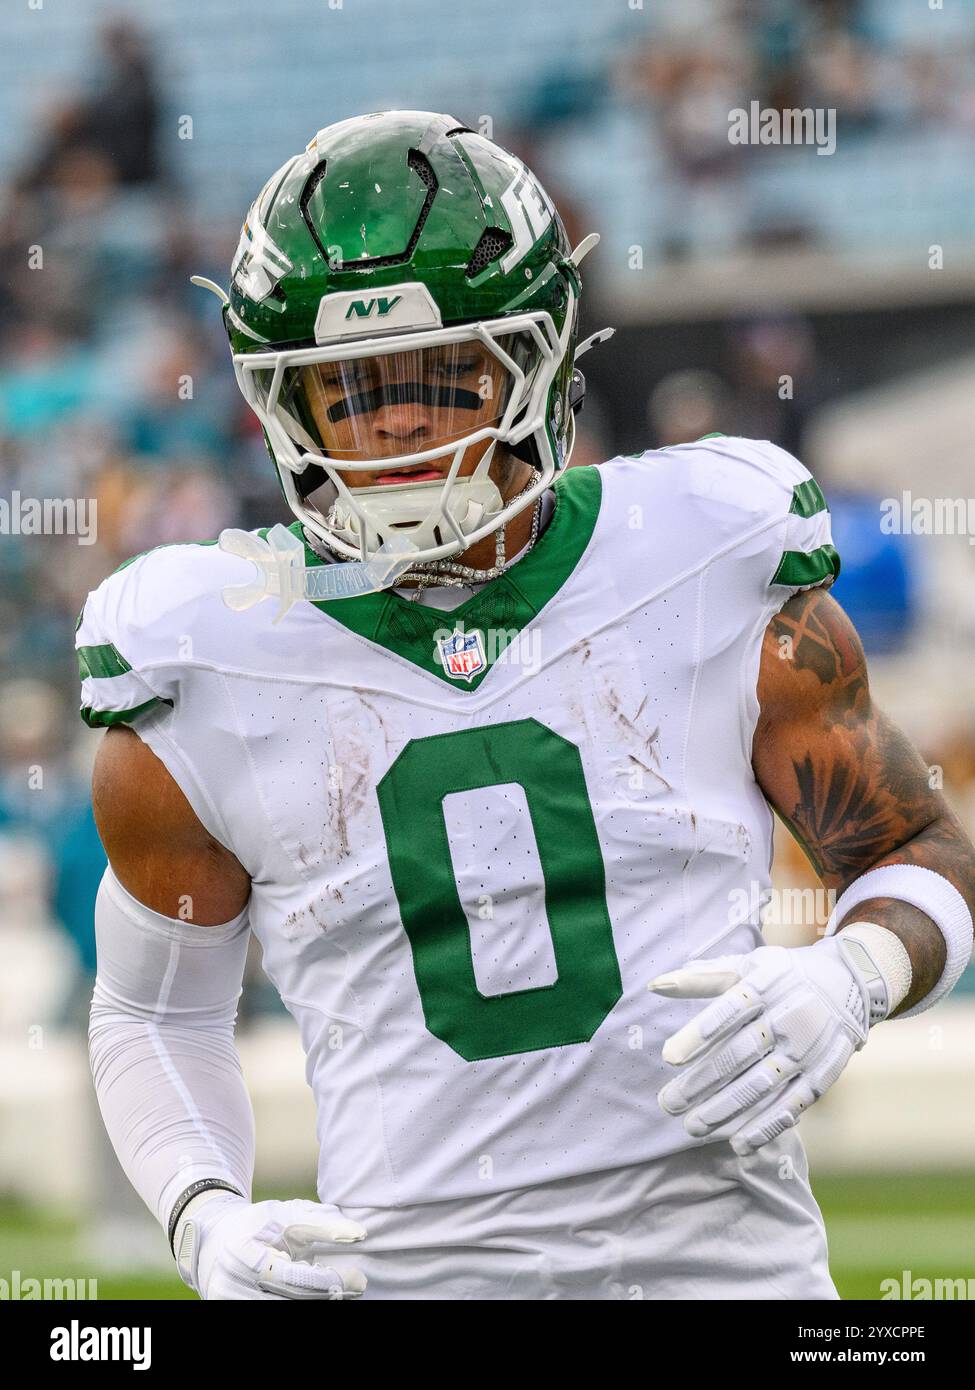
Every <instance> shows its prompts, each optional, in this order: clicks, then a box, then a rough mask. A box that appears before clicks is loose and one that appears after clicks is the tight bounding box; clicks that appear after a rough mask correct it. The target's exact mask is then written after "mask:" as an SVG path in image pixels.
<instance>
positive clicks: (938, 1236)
mask: <svg viewBox="0 0 975 1390" xmlns="http://www.w3.org/2000/svg"><path fill="white" fill-rule="evenodd" d="M814 1188H815V1191H816V1196H817V1198H818V1200H819V1203H820V1206H821V1207H822V1209H823V1214H824V1216H825V1218H826V1228H827V1231H828V1233H829V1244H830V1264H831V1268H832V1271H833V1278H834V1279H835V1281H836V1285H837V1287H838V1289H839V1291H840V1294H841V1295H842V1296H843V1298H848V1299H876V1298H879V1296H880V1285H881V1280H882V1279H888V1278H895V1279H898V1280H899V1279H900V1277H901V1271H902V1270H904V1269H909V1270H910V1271H911V1273H912V1275H913V1276H914V1277H917V1278H926V1279H932V1280H933V1279H958V1278H962V1279H975V1173H963V1174H937V1175H933V1176H932V1175H922V1174H911V1175H903V1174H900V1175H889V1174H883V1175H879V1176H869V1175H866V1174H860V1175H855V1176H845V1177H835V1176H833V1177H820V1178H818V1179H816V1180H815V1181H814ZM14 1269H19V1270H20V1273H21V1279H22V1280H23V1279H24V1278H27V1277H33V1278H37V1279H42V1278H44V1277H56V1278H62V1279H63V1278H66V1277H72V1276H73V1277H75V1278H82V1277H86V1278H92V1277H96V1278H97V1279H98V1296H99V1298H100V1299H112V1298H122V1299H178V1298H193V1297H195V1295H194V1294H192V1293H190V1291H189V1290H188V1289H186V1288H184V1287H183V1285H182V1284H181V1283H180V1281H179V1279H178V1278H177V1277H176V1274H175V1272H174V1273H173V1274H172V1275H171V1276H168V1275H167V1274H166V1273H165V1272H160V1273H155V1272H152V1273H146V1274H141V1273H140V1274H138V1275H136V1274H132V1275H124V1274H123V1275H119V1274H117V1273H109V1272H102V1271H99V1270H98V1269H93V1268H92V1267H91V1266H90V1264H89V1263H88V1261H87V1260H85V1259H84V1258H83V1257H82V1255H81V1254H80V1252H79V1232H78V1228H77V1226H76V1224H75V1223H73V1222H71V1221H69V1220H63V1219H53V1218H47V1219H45V1218H43V1217H40V1216H38V1215H37V1213H36V1212H33V1211H31V1210H27V1209H25V1208H23V1207H19V1206H14V1205H12V1204H10V1203H3V1202H0V1278H9V1277H10V1271H12V1270H14Z"/></svg>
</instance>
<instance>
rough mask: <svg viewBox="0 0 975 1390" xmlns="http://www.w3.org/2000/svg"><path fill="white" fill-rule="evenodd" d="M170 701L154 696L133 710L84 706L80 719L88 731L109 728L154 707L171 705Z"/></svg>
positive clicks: (124, 722)
mask: <svg viewBox="0 0 975 1390" xmlns="http://www.w3.org/2000/svg"><path fill="white" fill-rule="evenodd" d="M172 703H173V702H172V700H158V699H156V698H155V696H154V697H153V698H152V699H151V700H147V701H146V702H145V704H144V705H136V707H135V709H104V710H102V709H92V707H91V705H86V706H85V707H84V708H83V709H82V711H81V717H82V719H83V720H84V721H85V723H86V724H87V725H88V727H89V728H90V729H101V728H111V727H112V725H114V724H128V723H129V721H130V720H132V719H135V718H136V717H137V716H138V715H140V714H146V713H147V712H148V711H149V710H151V709H155V707H156V705H170V706H171V705H172Z"/></svg>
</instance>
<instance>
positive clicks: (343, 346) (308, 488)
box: [203, 111, 601, 563]
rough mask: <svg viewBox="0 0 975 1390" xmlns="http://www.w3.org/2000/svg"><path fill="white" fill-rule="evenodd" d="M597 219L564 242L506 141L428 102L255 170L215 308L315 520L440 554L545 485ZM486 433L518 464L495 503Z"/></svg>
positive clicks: (491, 446) (559, 458)
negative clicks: (523, 480) (587, 231)
mask: <svg viewBox="0 0 975 1390" xmlns="http://www.w3.org/2000/svg"><path fill="white" fill-rule="evenodd" d="M597 240H598V238H597V237H595V236H590V237H587V238H586V240H585V241H584V242H583V243H582V245H581V246H580V247H579V248H577V250H576V251H575V252H574V253H573V251H572V248H571V247H570V245H569V242H568V240H567V238H566V233H565V228H564V227H563V225H562V221H561V219H560V217H559V215H558V212H557V211H556V209H555V207H554V206H553V204H552V202H551V200H550V199H549V197H548V195H547V194H546V193H545V191H544V189H543V188H542V187H541V185H540V184H539V182H538V180H537V179H536V178H535V177H534V176H533V175H532V174H531V173H530V171H529V170H528V169H526V168H525V166H524V165H523V164H522V163H521V161H520V160H518V159H516V158H515V156H514V155H511V154H509V153H508V152H507V151H506V150H503V149H502V148H501V147H500V146H499V145H496V144H494V143H493V141H491V140H488V139H487V138H485V136H483V135H479V134H477V133H475V132H474V131H472V130H469V129H468V128H467V127H466V126H465V125H463V124H462V123H461V122H460V121H458V120H455V119H454V118H453V117H452V116H447V115H438V114H435V113H433V112H429V111H379V112H375V113H374V114H372V115H368V116H358V117H355V118H354V119H351V120H346V121H340V122H338V123H337V124H335V125H331V126H327V127H326V128H325V129H324V130H320V131H319V132H318V134H317V135H316V136H315V137H314V139H313V140H311V141H310V143H309V144H308V146H307V148H306V149H305V151H304V152H303V153H302V154H299V155H296V156H295V157H294V158H292V159H290V160H288V162H287V163H286V164H285V165H284V166H283V167H282V168H280V169H279V170H278V171H277V173H276V174H274V176H273V177H272V178H271V179H269V180H268V182H267V183H266V184H265V186H264V188H263V189H262V191H261V193H260V194H259V196H258V198H257V200H256V201H255V202H254V204H253V205H252V207H251V209H250V211H249V212H248V214H247V219H246V221H245V223H244V227H243V230H242V232H241V236H240V242H239V244H238V247H237V252H236V255H235V257H234V261H233V266H232V272H231V283H230V294H229V298H228V297H226V296H222V298H224V300H225V303H224V311H223V312H224V322H225V325H226V328H227V332H228V334H229V337H230V344H231V350H232V352H233V362H234V370H235V372H236V376H237V381H238V384H239V386H240V389H241V391H242V392H243V395H244V398H245V400H246V401H247V403H248V405H250V407H251V408H252V410H253V411H254V412H255V414H256V415H257V417H258V419H259V420H260V422H261V425H262V427H263V429H264V435H265V439H266V441H267V446H268V450H269V452H270V454H271V458H272V460H273V461H274V464H275V466H276V468H277V471H278V476H279V478H280V481H281V486H282V489H283V492H284V495H285V498H286V499H287V502H288V505H289V506H290V508H291V510H292V511H293V512H294V514H295V515H296V516H297V517H298V518H299V520H300V521H301V522H302V523H303V525H304V526H305V527H306V529H307V530H308V531H309V532H310V533H311V534H312V536H313V537H318V539H319V540H320V541H322V542H324V543H325V545H326V546H328V547H329V548H330V549H331V550H332V551H333V552H335V553H337V554H338V555H341V556H344V557H346V558H348V559H353V560H360V561H368V560H370V559H372V558H373V557H374V556H375V555H376V552H377V551H378V550H379V548H380V546H382V545H383V544H384V542H385V543H386V550H387V551H388V550H389V549H390V545H391V544H392V545H395V543H396V541H397V538H398V537H403V536H405V537H406V538H408V540H409V542H410V543H411V546H413V547H415V554H414V560H415V561H416V562H417V563H422V562H425V561H431V560H438V559H445V558H447V557H448V556H451V555H455V554H457V553H458V552H459V551H462V550H465V549H466V548H467V547H468V546H470V545H472V544H474V543H475V542H476V541H478V540H480V539H481V537H483V536H486V535H489V534H490V533H492V532H493V531H496V530H497V529H498V527H500V526H502V525H504V524H505V523H506V522H508V521H509V520H510V519H511V517H512V516H514V515H515V514H516V513H517V512H518V511H520V510H522V508H524V507H528V506H530V505H531V504H532V503H533V502H534V501H535V499H536V498H537V497H538V495H539V494H540V493H541V492H542V491H543V490H544V489H545V488H547V487H549V486H550V485H551V484H552V482H553V481H554V479H555V477H556V475H557V473H558V472H559V471H560V470H561V469H563V468H565V466H566V464H567V463H568V460H569V455H570V453H571V451H572V444H573V438H574V423H573V416H574V412H575V410H577V409H578V408H579V406H580V405H581V400H582V394H583V391H584V382H583V379H582V376H581V373H579V371H578V369H576V368H575V367H574V358H575V355H576V331H577V315H578V306H579V296H580V292H581V280H580V276H579V270H578V263H579V261H581V259H582V256H583V255H585V254H586V252H587V251H588V250H589V249H590V248H591V246H592V245H594V244H595V242H596V241H597ZM203 283H206V282H203ZM210 288H214V289H215V288H216V287H215V286H210ZM600 336H601V335H600ZM586 346H588V344H587V345H586ZM496 454H497V456H498V457H501V458H504V456H505V455H508V456H512V455H513V456H514V457H515V458H518V459H521V460H523V461H525V462H527V463H529V464H531V465H532V467H533V468H534V469H535V474H534V476H533V479H532V482H531V485H530V486H529V487H528V488H527V489H526V490H523V491H522V492H520V493H519V495H518V496H517V497H516V498H514V499H509V501H508V502H505V501H504V500H503V498H502V494H501V491H500V490H499V488H498V486H497V485H496V483H495V481H494V480H493V479H492V477H491V476H489V470H490V468H491V462H492V459H493V458H494V457H495V456H496ZM438 463H439V465H440V466H439V467H437V466H436V465H437V464H438ZM498 471H499V470H497V469H495V472H496V473H497V472H498ZM411 553H413V552H412V551H411Z"/></svg>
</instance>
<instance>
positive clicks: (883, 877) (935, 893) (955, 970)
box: [826, 864, 972, 1018]
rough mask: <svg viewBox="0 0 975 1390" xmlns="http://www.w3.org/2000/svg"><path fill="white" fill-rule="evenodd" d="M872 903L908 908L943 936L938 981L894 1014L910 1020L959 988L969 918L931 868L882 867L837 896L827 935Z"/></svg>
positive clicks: (969, 945)
mask: <svg viewBox="0 0 975 1390" xmlns="http://www.w3.org/2000/svg"><path fill="white" fill-rule="evenodd" d="M871 898H897V899H899V900H900V901H901V902H906V903H910V904H911V906H912V907H916V908H917V909H918V911H920V912H923V913H925V914H926V915H927V916H928V917H930V918H931V920H932V921H933V922H934V924H935V925H936V926H937V928H938V930H939V931H940V932H941V935H942V936H943V937H944V941H945V951H946V960H945V968H944V970H943V971H942V974H941V979H940V980H939V981H938V983H937V984H936V985H935V987H934V989H932V990H931V992H930V994H927V995H925V997H924V998H923V999H921V1000H920V1001H919V1002H918V1003H917V1004H915V1005H914V1007H913V1008H911V1009H908V1010H907V1011H906V1012H905V1013H902V1014H898V1015H897V1017H898V1018H911V1017H913V1015H914V1014H919V1013H923V1012H924V1010H925V1009H930V1008H931V1006H932V1004H936V1003H937V1002H938V1000H939V999H943V998H944V996H945V995H946V994H948V993H949V992H950V991H951V990H952V989H954V987H955V985H956V984H957V983H958V979H959V977H960V975H961V973H962V971H963V970H964V969H965V967H966V966H967V965H968V962H969V961H970V960H971V957H972V914H971V912H969V910H968V904H967V903H966V902H965V899H964V898H963V897H962V895H961V894H960V893H959V891H958V889H957V888H956V887H955V886H954V884H952V883H949V882H948V880H947V879H946V878H944V877H943V875H941V874H938V873H935V872H934V870H933V869H924V868H922V867H921V865H920V864H884V865H882V866H881V868H879V869H868V871H867V872H866V873H865V874H861V875H860V877H859V878H856V879H854V880H853V882H852V883H851V884H850V886H849V888H847V890H846V891H845V892H844V893H841V894H840V897H839V899H838V900H837V903H836V907H835V908H834V909H833V913H832V915H831V916H830V919H829V922H828V923H827V925H826V935H827V936H832V935H834V933H835V932H836V931H838V930H839V924H840V923H841V922H842V921H843V919H844V917H848V916H849V914H850V913H851V912H852V911H853V909H854V908H856V907H859V905H860V903H864V902H867V901H868V900H869V899H871Z"/></svg>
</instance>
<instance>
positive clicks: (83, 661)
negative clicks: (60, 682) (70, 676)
mask: <svg viewBox="0 0 975 1390" xmlns="http://www.w3.org/2000/svg"><path fill="white" fill-rule="evenodd" d="M131 670H132V667H131V666H130V665H129V663H128V662H127V661H126V659H125V657H124V656H123V655H122V653H121V652H120V651H119V650H118V648H117V647H113V646H112V644H111V642H106V643H105V645H104V646H101V647H79V648H78V674H79V675H80V676H81V679H82V680H83V681H84V680H87V679H88V677H89V676H94V677H95V679H96V680H105V679H107V678H108V677H111V676H127V675H128V673H129V672H130V671H131Z"/></svg>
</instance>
